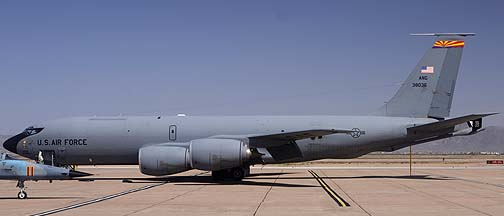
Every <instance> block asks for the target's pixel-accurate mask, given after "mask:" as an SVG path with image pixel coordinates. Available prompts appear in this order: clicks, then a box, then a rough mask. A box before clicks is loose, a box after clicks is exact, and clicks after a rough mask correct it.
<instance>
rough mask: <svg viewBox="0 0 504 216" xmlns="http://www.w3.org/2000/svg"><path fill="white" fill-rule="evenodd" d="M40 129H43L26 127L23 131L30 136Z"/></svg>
mask: <svg viewBox="0 0 504 216" xmlns="http://www.w3.org/2000/svg"><path fill="white" fill-rule="evenodd" d="M42 130H44V128H41V127H33V126H31V127H28V128H26V129H25V130H24V131H23V133H24V134H25V135H26V136H31V135H35V134H38V133H40V132H41V131H42Z"/></svg>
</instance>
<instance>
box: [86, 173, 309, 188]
mask: <svg viewBox="0 0 504 216" xmlns="http://www.w3.org/2000/svg"><path fill="white" fill-rule="evenodd" d="M286 174H290V173H263V174H260V173H257V174H253V175H250V176H263V175H264V176H273V175H275V176H279V175H286ZM256 179H268V178H251V179H247V178H245V179H244V180H242V181H233V180H221V181H216V180H214V179H213V178H212V177H211V176H168V177H155V178H152V177H147V178H80V179H78V180H79V181H106V180H108V181H111V180H112V181H114V180H116V181H123V182H124V183H156V182H158V183H162V182H169V183H175V184H176V185H252V186H268V187H318V186H314V185H302V184H289V183H277V182H257V181H251V180H256ZM269 179H277V177H274V178H273V177H272V178H269ZM278 179H280V178H279V177H278Z"/></svg>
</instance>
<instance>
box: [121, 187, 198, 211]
mask: <svg viewBox="0 0 504 216" xmlns="http://www.w3.org/2000/svg"><path fill="white" fill-rule="evenodd" d="M204 187H206V185H203V186H201V187H198V188H196V189H193V190H190V191H186V192H184V193H181V194H179V195H177V196H174V197H171V198H169V199H167V200H163V201H161V202H158V203H154V204H152V205H149V206H147V207H145V208H141V209H138V210H136V211H133V212H131V213H128V214H125V215H133V214H136V213H138V212H141V211H144V210H147V209H149V208H152V207H154V206H157V205H161V204H164V203H167V202H169V201H172V200H174V199H177V198H179V197H182V196H184V195H187V194H189V193H192V192H195V191H198V190H201V189H203V188H204Z"/></svg>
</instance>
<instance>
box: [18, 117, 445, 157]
mask: <svg viewBox="0 0 504 216" xmlns="http://www.w3.org/2000/svg"><path fill="white" fill-rule="evenodd" d="M434 121H435V120H433V119H428V118H402V117H381V116H235V117H196V116H187V117H165V116H163V117H161V118H160V119H158V118H157V117H107V118H100V119H99V120H97V118H86V117H79V118H68V119H60V120H55V121H49V122H46V123H44V124H41V125H37V127H43V128H44V130H43V131H42V132H40V133H39V134H36V135H33V136H30V137H27V138H26V143H28V144H27V145H18V147H17V148H18V149H17V151H18V153H20V154H22V155H23V156H26V157H29V158H35V157H36V155H37V153H38V151H44V150H46V151H47V150H50V151H54V152H55V154H56V158H57V159H58V160H59V161H58V162H59V163H62V164H137V163H138V161H137V157H138V150H139V148H141V147H142V146H148V145H155V144H160V143H170V142H172V141H170V139H169V127H170V126H171V125H176V126H177V140H176V142H177V143H184V142H189V141H191V140H195V139H202V138H208V137H212V136H216V135H245V136H246V135H252V134H264V135H265V134H272V133H282V131H283V132H284V133H286V132H291V131H300V130H307V129H334V128H349V129H352V128H358V129H359V130H360V131H361V133H365V134H362V135H360V136H359V137H358V138H353V137H352V136H351V135H349V134H334V135H328V136H323V137H322V139H318V138H317V139H315V140H312V139H303V140H299V141H298V142H297V144H298V145H299V148H300V149H301V150H302V152H303V157H304V158H303V159H305V160H313V159H320V158H327V157H329V158H346V157H354V156H359V155H362V154H365V153H369V151H370V150H372V149H375V148H378V147H381V146H382V145H384V144H383V143H384V142H387V141H393V140H404V139H406V138H407V137H406V128H407V127H410V126H413V125H415V124H417V125H418V124H425V123H429V122H434ZM74 139H85V140H86V143H85V145H75V144H72V145H70V144H69V143H68V140H74ZM46 140H47V141H46ZM58 140H61V144H58ZM46 143H47V144H46ZM65 143H66V144H65ZM266 160H267V161H268V160H269V159H266ZM271 162H273V161H271Z"/></svg>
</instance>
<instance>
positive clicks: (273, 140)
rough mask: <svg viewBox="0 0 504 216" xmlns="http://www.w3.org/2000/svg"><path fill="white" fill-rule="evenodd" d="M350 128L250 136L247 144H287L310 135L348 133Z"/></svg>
mask: <svg viewBox="0 0 504 216" xmlns="http://www.w3.org/2000/svg"><path fill="white" fill-rule="evenodd" d="M351 132H352V131H351V130H336V129H329V130H328V129H318V130H304V131H294V132H286V133H277V134H267V135H256V136H250V137H248V139H249V145H250V146H251V147H256V148H268V147H275V146H281V145H285V144H288V143H289V142H293V141H296V140H302V139H308V138H312V137H319V136H326V135H331V134H337V133H344V134H350V133H351Z"/></svg>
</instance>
